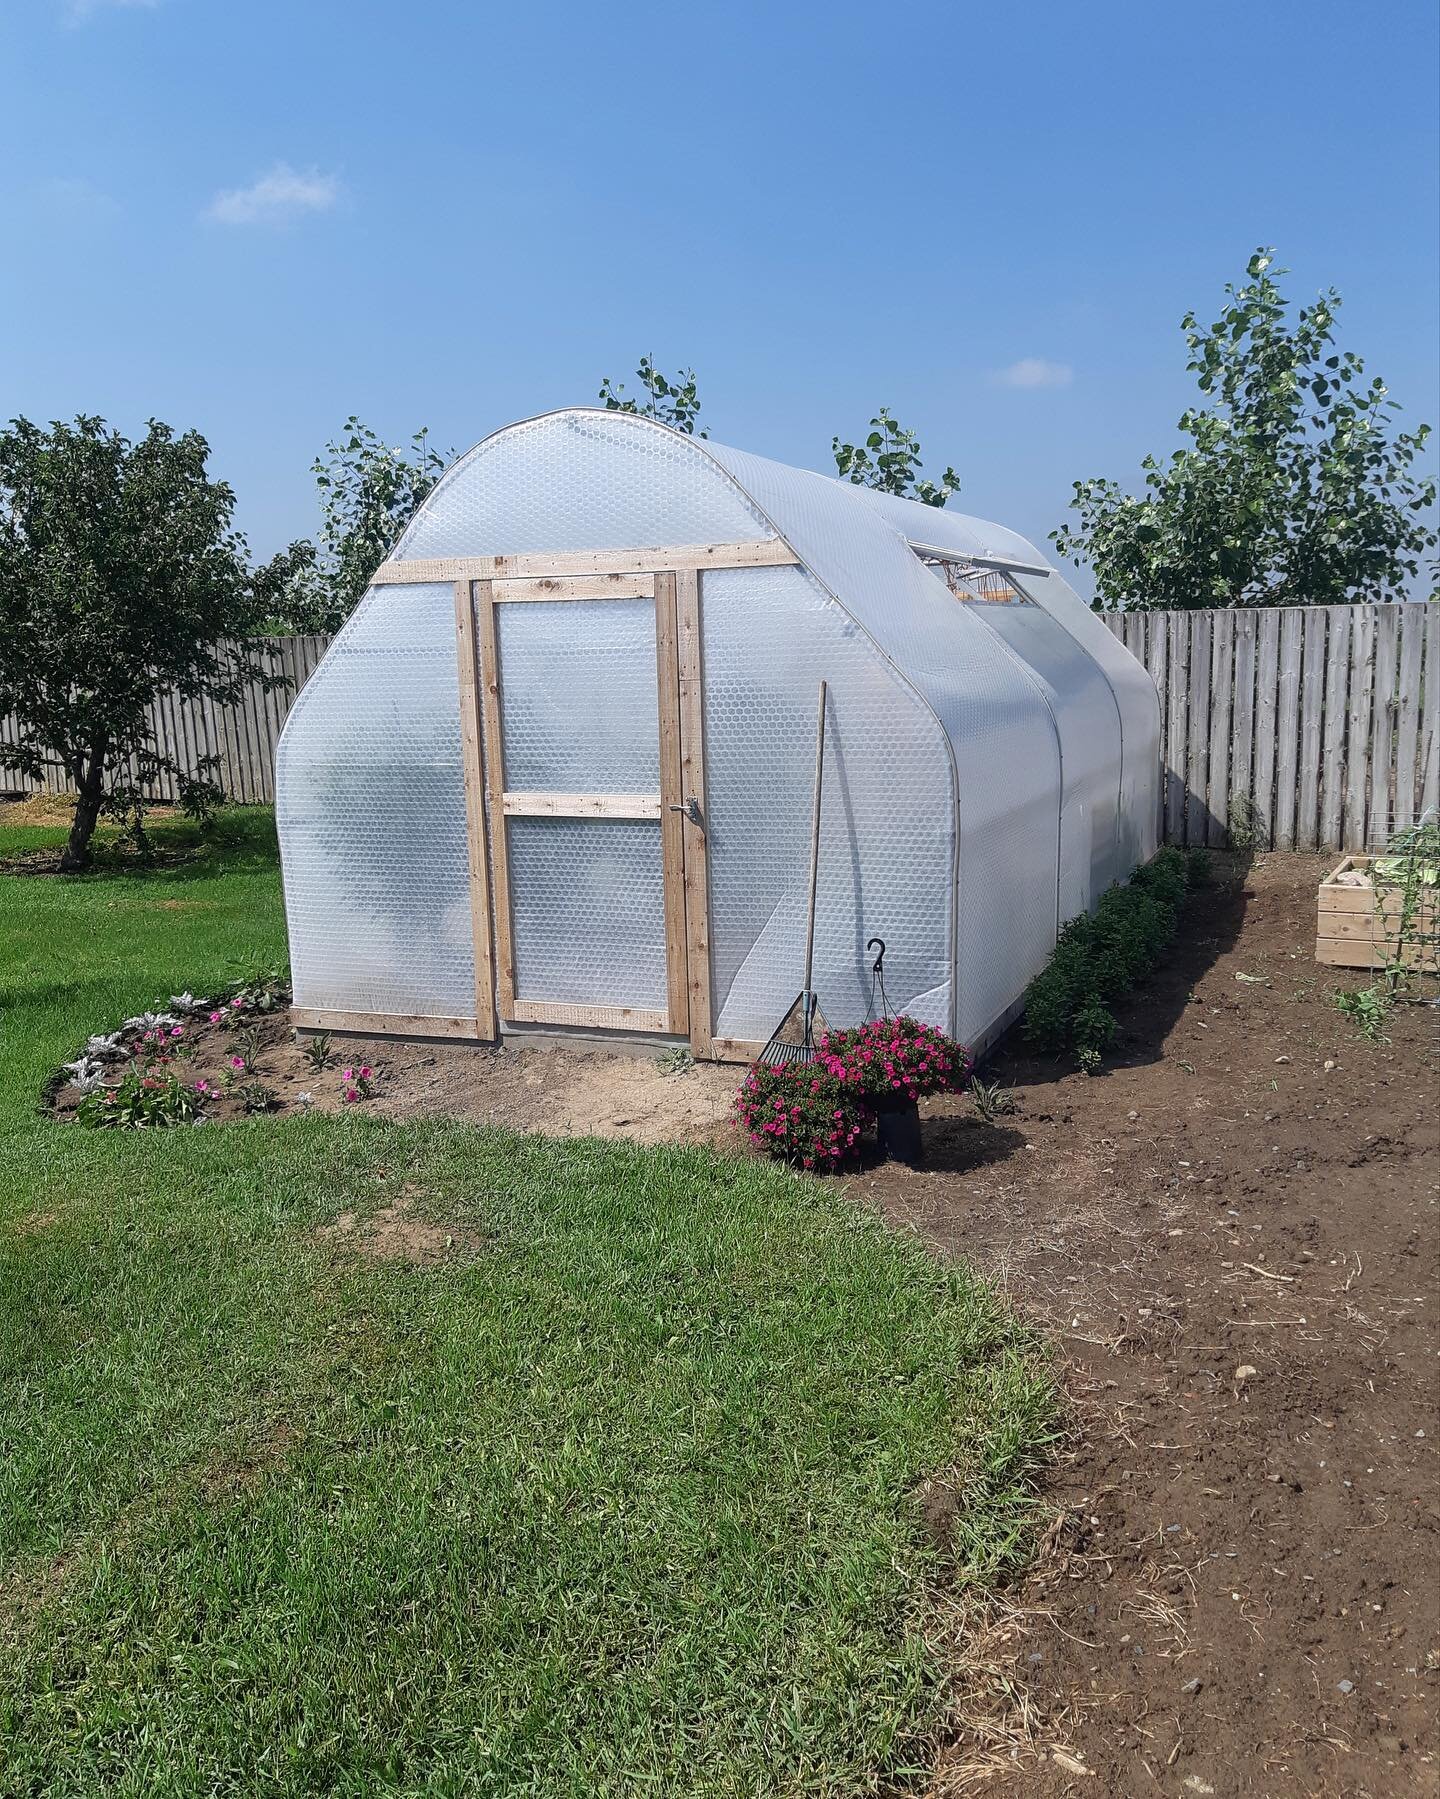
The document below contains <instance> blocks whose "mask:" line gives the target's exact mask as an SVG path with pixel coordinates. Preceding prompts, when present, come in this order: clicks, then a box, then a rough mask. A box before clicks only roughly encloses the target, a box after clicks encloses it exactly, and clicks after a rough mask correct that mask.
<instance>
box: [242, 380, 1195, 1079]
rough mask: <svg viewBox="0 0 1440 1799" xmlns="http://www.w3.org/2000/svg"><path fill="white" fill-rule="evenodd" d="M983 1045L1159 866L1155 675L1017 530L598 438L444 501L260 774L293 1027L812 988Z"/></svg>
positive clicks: (499, 473) (758, 1035) (414, 532)
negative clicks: (1097, 919) (816, 826)
mask: <svg viewBox="0 0 1440 1799" xmlns="http://www.w3.org/2000/svg"><path fill="white" fill-rule="evenodd" d="M822 681H823V682H825V684H826V687H825V699H824V712H823V719H824V727H823V728H824V739H823V741H824V772H823V784H822V790H821V805H820V848H819V861H818V870H817V882H816V900H815V925H814V946H815V947H814V987H815V991H816V992H817V993H818V995H819V998H820V1003H821V1007H822V1010H823V1016H824V1018H825V1019H826V1020H828V1022H829V1023H830V1024H832V1025H846V1024H851V1023H856V1022H858V1021H859V1020H861V1019H862V1018H863V1017H865V1016H866V1014H867V1011H868V1010H869V1009H870V1008H871V1007H872V1005H874V1004H875V1003H876V997H875V994H874V991H873V982H872V964H873V960H874V951H873V950H872V949H869V948H867V945H869V944H870V943H871V940H872V939H876V938H878V939H881V940H882V941H883V943H884V945H885V960H884V976H885V988H886V996H887V998H888V1003H889V1005H890V1007H891V1008H892V1009H893V1010H895V1011H905V1012H909V1013H911V1014H913V1015H915V1016H916V1017H918V1018H922V1019H925V1020H927V1021H929V1022H931V1023H934V1024H937V1025H939V1026H941V1027H942V1028H944V1029H946V1030H948V1031H950V1032H952V1033H953V1034H954V1035H956V1036H958V1037H959V1038H961V1040H962V1041H964V1042H966V1043H968V1044H970V1045H971V1046H972V1047H975V1048H977V1049H978V1048H981V1047H983V1046H984V1045H985V1044H986V1043H988V1042H989V1041H990V1040H992V1039H993V1038H994V1037H995V1036H996V1035H997V1034H998V1032H999V1031H1000V1030H1002V1029H1003V1028H1004V1026H1005V1025H1006V1024H1007V1023H1008V1022H1009V1021H1010V1020H1011V1019H1012V1018H1013V1017H1014V1016H1015V1015H1016V1013H1017V1011H1018V1009H1019V1005H1020V1003H1021V1000H1022V996H1023V994H1024V990H1025V987H1026V985H1027V983H1028V982H1029V981H1030V979H1031V977H1032V976H1033V975H1034V974H1035V973H1036V972H1037V971H1038V970H1039V969H1040V968H1041V967H1042V966H1043V965H1044V963H1045V960H1046V958H1047V956H1048V955H1049V952H1050V950H1051V948H1052V946H1053V945H1054V942H1055V938H1056V933H1057V931H1058V930H1059V928H1060V926H1061V925H1062V924H1063V923H1064V922H1065V920H1066V919H1067V918H1070V917H1072V916H1074V915H1075V914H1076V913H1078V912H1081V911H1083V910H1085V909H1086V908H1087V907H1089V906H1091V905H1093V904H1094V902H1095V901H1096V899H1097V898H1098V897H1099V896H1100V894H1101V893H1103V892H1104V890H1105V889H1106V888H1107V887H1108V886H1109V885H1110V884H1111V883H1112V882H1114V881H1118V880H1123V879H1125V878H1126V877H1127V876H1128V875H1129V874H1130V872H1131V871H1132V870H1133V869H1134V868H1135V867H1136V865H1137V864H1139V863H1140V862H1143V861H1145V860H1147V859H1148V858H1149V857H1150V856H1151V855H1153V853H1154V851H1155V848H1156V841H1157V823H1158V810H1159V781H1160V756H1159V745H1160V717H1159V705H1158V701H1157V698H1156V693H1155V688H1154V685H1153V683H1152V682H1151V680H1150V677H1149V676H1148V675H1147V674H1146V672H1145V670H1144V669H1143V668H1142V667H1141V666H1140V664H1139V663H1138V662H1136V661H1135V660H1134V659H1133V658H1132V657H1131V656H1130V655H1129V653H1128V652H1127V651H1126V650H1125V649H1124V647H1123V646H1122V645H1121V644H1120V643H1119V642H1118V641H1117V640H1116V639H1115V638H1114V637H1112V636H1111V634H1110V633H1109V632H1108V631H1107V630H1106V629H1105V628H1104V626H1103V625H1102V624H1101V622H1100V621H1099V620H1098V619H1097V618H1096V617H1095V616H1094V615H1093V614H1092V613H1091V612H1090V610H1089V609H1088V608H1087V607H1086V605H1085V604H1084V602H1083V601H1082V600H1081V599H1080V598H1079V597H1078V596H1077V595H1076V593H1075V592H1074V591H1073V589H1072V588H1070V587H1069V586H1068V585H1067V584H1066V583H1065V581H1064V580H1063V579H1062V578H1061V576H1060V575H1059V574H1058V573H1056V572H1055V570H1053V569H1052V568H1050V567H1048V566H1047V565H1046V563H1045V562H1044V560H1043V558H1042V557H1041V556H1040V555H1039V554H1038V553H1037V551H1036V550H1035V549H1034V548H1033V546H1032V545H1030V544H1029V543H1027V542H1026V541H1025V540H1024V539H1023V538H1020V537H1018V536H1015V535H1014V534H1013V533H1011V532H1009V531H1006V530H1004V529H1003V528H1001V527H1000V526H997V525H990V524H986V523H984V522H982V521H981V520H979V519H973V518H966V517H963V516H961V515H959V514H955V513H951V512H949V511H946V510H943V509H939V508H935V507H930V506H924V505H920V504H918V503H917V502H914V501H910V500H903V499H896V498H893V497H890V496H888V495H884V494H879V493H876V492H874V491H872V490H870V489H868V488H863V487H858V486H853V485H850V484H848V483H844V482H841V481H837V480H833V479H831V478H829V477H826V476H823V475H817V474H812V473H809V472H807V471H805V470H801V469H793V468H788V467H785V466H784V465H782V464H780V463H776V462H771V461H767V460H765V459H764V458H762V457H759V456H753V455H750V454H748V453H746V452H744V451H739V450H731V449H726V448H724V447H723V446H722V445H719V444H716V443H712V442H709V441H708V440H701V439H696V438H693V437H688V436H685V435H682V434H681V433H679V432H676V431H673V430H670V429H668V428H667V427H665V426H663V425H660V424H658V423H656V422H655V421H653V420H650V419H646V418H642V417H637V416H633V415H627V414H623V413H617V412H601V411H594V410H589V409H571V410H566V411H562V412H555V413H550V414H546V415H544V416H541V417H539V418H534V419H529V420H526V421H524V422H523V423H520V424H516V425H511V426H508V427H507V428H506V429H504V430H501V431H498V432H496V433H495V434H494V435H493V436H491V437H488V438H486V439H485V440H484V441H483V442H482V443H480V444H478V445H477V446H476V447H475V448H474V449H473V450H471V451H470V452H469V454H468V455H466V456H463V457H462V458H461V459H460V460H459V461H458V462H456V463H455V464H454V465H453V467H451V468H450V469H449V471H448V472H447V473H446V474H445V475H444V477H443V478H442V479H441V480H440V482H439V483H438V484H437V486H436V487H435V489H434V490H433V492H432V493H431V494H430V496H429V498H428V499H427V500H426V501H425V503H424V505H423V506H422V507H421V508H420V510H419V512H418V513H417V514H416V516H415V518H414V519H413V520H412V522H411V524H410V525H409V527H408V529H407V530H406V531H405V533H404V535H403V537H402V538H401V540H400V541H399V543H398V544H397V545H396V546H395V549H394V551H393V552H392V554H391V556H390V558H389V560H388V561H387V562H386V563H385V564H384V565H383V566H382V567H381V568H379V569H378V570H377V571H376V573H375V576H374V580H373V582H372V585H371V586H370V588H369V589H368V590H367V592H366V594H365V596H364V598H363V599H362V601H361V602H360V604H359V606H358V607H357V608H356V610H355V612H354V613H353V614H352V616H351V617H350V619H349V620H348V622H347V623H346V625H345V626H344V628H343V629H342V630H341V632H340V633H339V635H338V636H337V637H336V639H335V641H334V643H333V644H332V645H331V647H330V649H329V651H328V653H327V654H326V656H325V659H324V661H323V662H322V663H321V665H320V667H319V669H318V670H317V671H316V673H315V674H314V675H313V676H312V678H311V679H310V681H309V682H308V683H307V685H306V686H305V687H304V689H303V691H302V692H301V693H300V695H299V697H298V699H297V700H296V703H295V705H294V707H293V709H292V710H291V713H290V716H289V719H288V721H287V723H286V726H285V731H284V735H283V737H282V739H281V742H280V746H279V751H278V754H277V768H276V784H277V812H278V819H279V829H280V845H281V852H282V858H283V865H284V875H285V900H286V912H287V918H288V922H289V932H290V948H291V966H292V971H293V981H294V995H295V1021H296V1023H297V1024H298V1025H300V1026H301V1027H302V1028H309V1029H315V1030H321V1029H323V1030H355V1031H366V1032H374V1033H397V1034H402V1035H406V1036H416V1037H426V1036H447V1037H471V1038H476V1039H480V1040H486V1041H491V1040H494V1039H495V1038H496V1037H497V1036H498V1035H501V1034H507V1035H508V1034H513V1033H525V1032H534V1031H554V1030H572V1031H585V1032H612V1033H625V1034H632V1033H642V1032H643V1033H655V1034H659V1035H661V1036H663V1037H668V1038H671V1039H675V1040H680V1041H684V1042H688V1043H689V1044H690V1046H691V1047H692V1049H693V1050H694V1053H695V1054H696V1055H697V1056H713V1057H718V1058H722V1059H736V1060H739V1059H748V1058H749V1057H750V1056H752V1055H753V1054H754V1053H756V1051H757V1050H758V1048H759V1047H760V1046H761V1045H762V1044H763V1043H764V1041H765V1040H766V1038H767V1037H768V1036H769V1034H770V1032H771V1030H772V1028H773V1027H774V1025H775V1024H776V1022H777V1020H778V1019H779V1018H780V1016H781V1015H782V1014H783V1013H784V1011H785V1009H786V1008H787V1006H788V1005H789V1004H790V1002H791V1001H792V1000H793V998H794V996H795V993H796V991H797V989H798V988H799V986H800V976H801V967H802V962H803V957H804V940H805V934H806V923H807V908H808V900H809V880H810V847H809V846H810V834H811V819H812V799H813V786H814V774H815V762H816V726H817V714H816V696H817V691H818V688H819V683H820V682H822Z"/></svg>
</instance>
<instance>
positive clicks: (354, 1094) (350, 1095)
mask: <svg viewBox="0 0 1440 1799" xmlns="http://www.w3.org/2000/svg"><path fill="white" fill-rule="evenodd" d="M359 1097H360V1094H359V1091H358V1090H357V1089H356V1088H354V1087H347V1088H346V1089H345V1104H346V1105H347V1106H353V1105H354V1104H355V1101H356V1100H357V1099H359Z"/></svg>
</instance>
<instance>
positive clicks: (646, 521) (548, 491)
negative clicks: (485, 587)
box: [394, 411, 775, 558]
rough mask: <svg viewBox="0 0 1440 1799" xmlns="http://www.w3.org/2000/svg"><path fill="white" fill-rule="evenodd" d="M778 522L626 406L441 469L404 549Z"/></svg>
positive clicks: (685, 445)
mask: <svg viewBox="0 0 1440 1799" xmlns="http://www.w3.org/2000/svg"><path fill="white" fill-rule="evenodd" d="M774 535H775V531H774V529H773V527H771V526H770V525H768V524H767V523H766V522H765V520H764V519H762V518H761V517H760V515H759V513H758V512H756V510H755V508H754V507H753V506H751V505H749V504H748V503H747V502H746V499H745V496H744V495H743V494H742V493H741V492H740V491H739V490H738V489H737V488H736V487H735V486H734V484H733V483H731V482H729V481H724V480H719V479H717V478H716V470H715V465H714V464H713V463H711V462H710V461H708V459H707V458H706V457H705V456H704V455H703V453H701V452H699V451H697V449H696V446H695V443H694V441H693V440H692V439H690V438H688V437H682V436H681V435H680V434H679V433H678V432H675V431H667V430H664V429H663V428H662V427H661V426H659V425H656V424H653V423H652V422H651V421H650V420H648V419H637V418H633V417H631V416H630V415H629V414H627V413H618V412H588V411H575V412H551V413H547V414H546V415H545V416H544V417H542V418H538V419H528V420H527V421H526V422H525V423H524V424H522V425H512V426H510V428H509V429H508V430H506V431H499V432H497V433H496V434H495V436H493V437H487V438H486V439H485V440H484V442H483V443H479V444H477V445H476V446H475V448H474V449H473V450H471V451H470V453H469V455H467V456H462V457H461V458H460V460H459V461H458V462H457V463H456V464H455V465H454V466H453V467H452V468H451V469H450V470H449V472H448V473H447V474H445V475H443V476H442V477H441V479H440V480H439V482H438V483H437V484H436V487H435V491H434V492H433V493H432V494H431V495H430V497H429V499H428V500H426V502H425V504H424V505H423V506H422V507H421V508H420V510H419V512H418V513H416V515H415V517H414V519H413V520H412V521H411V523H410V526H409V528H408V529H407V530H406V532H405V535H404V536H403V537H402V538H401V539H400V542H399V543H398V544H397V545H396V548H395V551H394V554H395V555H396V556H397V557H399V558H405V557H420V556H498V555H508V554H511V553H512V552H513V553H515V554H517V555H518V554H522V553H523V552H525V551H527V550H617V549H619V550H623V549H629V548H631V547H639V546H641V545H646V544H659V543H733V542H737V541H739V540H741V539H744V538H754V537H773V536H774Z"/></svg>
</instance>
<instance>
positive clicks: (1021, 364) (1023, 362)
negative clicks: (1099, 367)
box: [995, 356, 1075, 387]
mask: <svg viewBox="0 0 1440 1799" xmlns="http://www.w3.org/2000/svg"><path fill="white" fill-rule="evenodd" d="M995 379H996V380H997V381H998V382H999V384H1000V385H1001V387H1069V385H1070V383H1071V382H1072V381H1073V380H1074V379H1075V371H1074V369H1072V368H1071V366H1070V364H1069V363H1068V362H1047V361H1046V360H1045V358H1044V357H1043V356H1022V357H1021V358H1020V360H1019V361H1018V362H1012V363H1011V364H1010V366H1009V368H1004V369H997V370H996V371H995Z"/></svg>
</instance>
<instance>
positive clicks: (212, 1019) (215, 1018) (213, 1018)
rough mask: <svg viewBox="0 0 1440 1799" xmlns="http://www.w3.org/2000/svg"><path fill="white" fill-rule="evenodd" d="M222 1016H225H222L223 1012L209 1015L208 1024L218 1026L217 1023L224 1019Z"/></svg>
mask: <svg viewBox="0 0 1440 1799" xmlns="http://www.w3.org/2000/svg"><path fill="white" fill-rule="evenodd" d="M224 1016H225V1014H224V1013H223V1012H212V1013H211V1014H210V1022H211V1024H219V1022H220V1020H221V1019H222V1018H223V1017H224Z"/></svg>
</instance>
